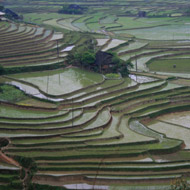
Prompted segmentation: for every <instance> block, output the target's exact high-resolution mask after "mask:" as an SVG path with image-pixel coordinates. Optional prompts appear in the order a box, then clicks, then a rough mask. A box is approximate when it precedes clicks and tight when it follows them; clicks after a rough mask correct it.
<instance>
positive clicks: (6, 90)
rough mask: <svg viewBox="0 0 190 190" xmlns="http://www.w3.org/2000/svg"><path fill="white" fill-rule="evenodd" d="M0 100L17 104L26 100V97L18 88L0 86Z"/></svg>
mask: <svg viewBox="0 0 190 190" xmlns="http://www.w3.org/2000/svg"><path fill="white" fill-rule="evenodd" d="M0 92H1V93H0V100H3V101H8V102H18V101H21V100H24V99H26V95H25V94H24V93H23V92H22V91H21V90H19V89H18V88H16V87H14V86H11V85H1V86H0Z"/></svg>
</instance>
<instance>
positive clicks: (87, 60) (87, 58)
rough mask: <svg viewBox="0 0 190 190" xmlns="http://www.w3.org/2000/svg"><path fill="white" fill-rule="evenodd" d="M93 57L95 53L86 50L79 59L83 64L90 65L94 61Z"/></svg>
mask: <svg viewBox="0 0 190 190" xmlns="http://www.w3.org/2000/svg"><path fill="white" fill-rule="evenodd" d="M95 59H96V57H95V54H94V53H92V52H90V51H86V52H84V53H83V54H81V61H82V64H83V65H84V66H90V65H92V64H93V63H94V62H95Z"/></svg>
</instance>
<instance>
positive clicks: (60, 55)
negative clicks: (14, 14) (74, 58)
mask: <svg viewBox="0 0 190 190" xmlns="http://www.w3.org/2000/svg"><path fill="white" fill-rule="evenodd" d="M6 2H7V3H8V6H10V7H12V8H13V9H15V10H18V11H19V10H20V11H21V13H22V11H23V14H24V19H25V21H27V22H29V23H30V24H15V23H14V22H12V23H9V22H6V23H5V22H0V64H1V65H2V66H4V67H5V68H6V69H10V70H11V69H12V70H14V71H16V70H17V68H19V69H20V68H21V67H25V68H27V69H29V71H31V70H30V69H31V68H35V69H36V70H38V72H26V73H17V74H10V75H5V76H1V77H0V83H1V84H6V85H8V86H9V85H11V87H12V86H13V87H16V88H17V91H19V92H22V93H23V94H24V95H23V97H24V98H23V99H22V100H19V101H15V102H12V103H10V102H7V101H6V100H5V99H0V148H1V151H0V173H1V174H0V189H6V190H9V189H10V190H16V189H23V187H24V186H26V185H27V180H28V179H29V176H30V174H31V175H32V179H31V182H32V183H33V184H34V185H50V186H59V187H62V188H63V189H80V190H83V189H105V190H132V189H134V190H147V189H151V190H153V189H155V190H159V189H160V190H161V189H165V190H170V184H171V180H173V179H176V178H180V177H181V176H183V177H184V178H186V179H187V180H190V179H189V172H190V151H189V150H190V149H189V148H190V140H189V138H188V137H189V135H190V132H189V114H190V99H189V93H190V87H189V86H190V85H189V78H190V74H189V58H190V57H189V56H190V54H189V49H190V36H189V29H190V28H189V18H188V17H184V16H183V17H179V16H181V15H183V14H182V10H183V9H184V6H185V7H187V5H189V2H188V1H186V0H183V1H180V2H179V1H175V3H174V2H173V3H171V2H169V1H160V2H162V4H161V6H159V7H158V6H157V4H155V1H150V2H151V6H149V7H147V3H146V7H144V3H145V2H144V0H141V1H138V5H136V4H137V2H135V1H127V2H123V1H120V0H118V1H117V2H115V1H109V2H106V3H104V2H102V1H96V2H95V1H93V2H91V1H88V2H86V1H85V2H84V1H79V2H78V3H79V4H80V5H81V6H82V5H84V4H85V5H86V4H87V6H88V7H89V10H88V11H89V12H85V14H84V15H65V14H62V15H61V14H57V13H56V12H57V11H58V10H59V9H60V7H61V6H62V2H60V1H58V0H57V1H51V0H48V1H44V0H42V1H40V2H39V1H30V6H28V4H27V1H25V2H24V3H23V0H22V1H18V2H17V3H18V5H15V7H14V6H12V5H11V3H10V2H11V0H6ZM71 2H72V1H71ZM22 3H23V4H22ZM74 3H76V2H74ZM135 3H136V4H135ZM134 4H135V6H134ZM19 5H22V8H20V9H19V7H18V6H19ZM166 5H167V6H166ZM176 5H180V7H181V8H180V9H181V10H180V9H179V7H176ZM131 7H132V8H131ZM27 10H30V11H32V10H36V11H37V12H38V14H36V13H33V12H32V13H27V14H26V12H27ZM110 10H111V11H110ZM139 10H146V11H147V16H152V17H151V18H139V17H138V16H137V15H138V12H139ZM48 11H50V13H49V12H48ZM47 13H48V14H47ZM154 14H156V15H154ZM168 14H170V15H169V16H168ZM174 14H175V15H174ZM128 15H130V16H128ZM153 16H154V17H153ZM156 16H162V17H160V18H156ZM176 16H177V17H176ZM31 23H32V24H31ZM34 23H36V24H38V25H35V24H34ZM39 25H40V26H39ZM89 36H90V38H89ZM89 39H90V41H92V43H93V45H94V47H93V48H94V51H98V50H102V51H112V52H114V53H116V54H117V55H118V56H119V57H120V58H121V59H123V60H124V61H130V62H131V63H132V64H133V65H134V67H133V68H132V70H131V73H130V75H129V77H124V78H121V79H118V80H111V79H110V80H108V79H105V77H104V76H103V75H102V74H98V73H93V72H89V71H84V70H82V69H79V68H75V67H71V66H70V65H69V63H66V62H65V56H67V55H68V54H69V52H70V51H75V50H77V49H78V48H80V47H81V46H83V45H84V44H85V43H86V42H89ZM66 65H67V66H68V65H69V67H68V68H65V66H66ZM174 65H175V66H174ZM41 66H44V67H45V68H46V71H43V72H42V70H40V69H39V68H40V67H41ZM57 68H59V69H57ZM39 70H40V71H39ZM134 71H138V72H134ZM12 73H13V72H12ZM23 160H24V161H25V162H26V163H27V164H24V165H23V162H24V161H23ZM28 162H29V163H30V164H31V163H32V166H31V165H29V164H28ZM27 167H28V168H27ZM33 167H34V170H32V169H33ZM30 170H31V171H32V173H30ZM27 172H29V175H28V174H27ZM46 188H47V186H46V187H45V186H44V189H46ZM52 188H53V187H52Z"/></svg>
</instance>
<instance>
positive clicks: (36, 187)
mask: <svg viewBox="0 0 190 190" xmlns="http://www.w3.org/2000/svg"><path fill="white" fill-rule="evenodd" d="M64 189H65V188H64V187H56V186H49V185H40V184H30V186H29V189H28V190H64Z"/></svg>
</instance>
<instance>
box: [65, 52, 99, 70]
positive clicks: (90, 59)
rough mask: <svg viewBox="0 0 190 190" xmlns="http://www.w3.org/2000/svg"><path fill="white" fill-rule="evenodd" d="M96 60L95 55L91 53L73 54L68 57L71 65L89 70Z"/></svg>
mask: <svg viewBox="0 0 190 190" xmlns="http://www.w3.org/2000/svg"><path fill="white" fill-rule="evenodd" d="M95 59H96V58H95V53H93V52H91V51H85V52H81V51H80V52H72V53H70V54H69V55H68V56H67V62H68V63H69V64H74V65H78V66H80V67H87V68H89V67H90V66H91V65H92V64H93V63H94V62H95Z"/></svg>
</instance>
